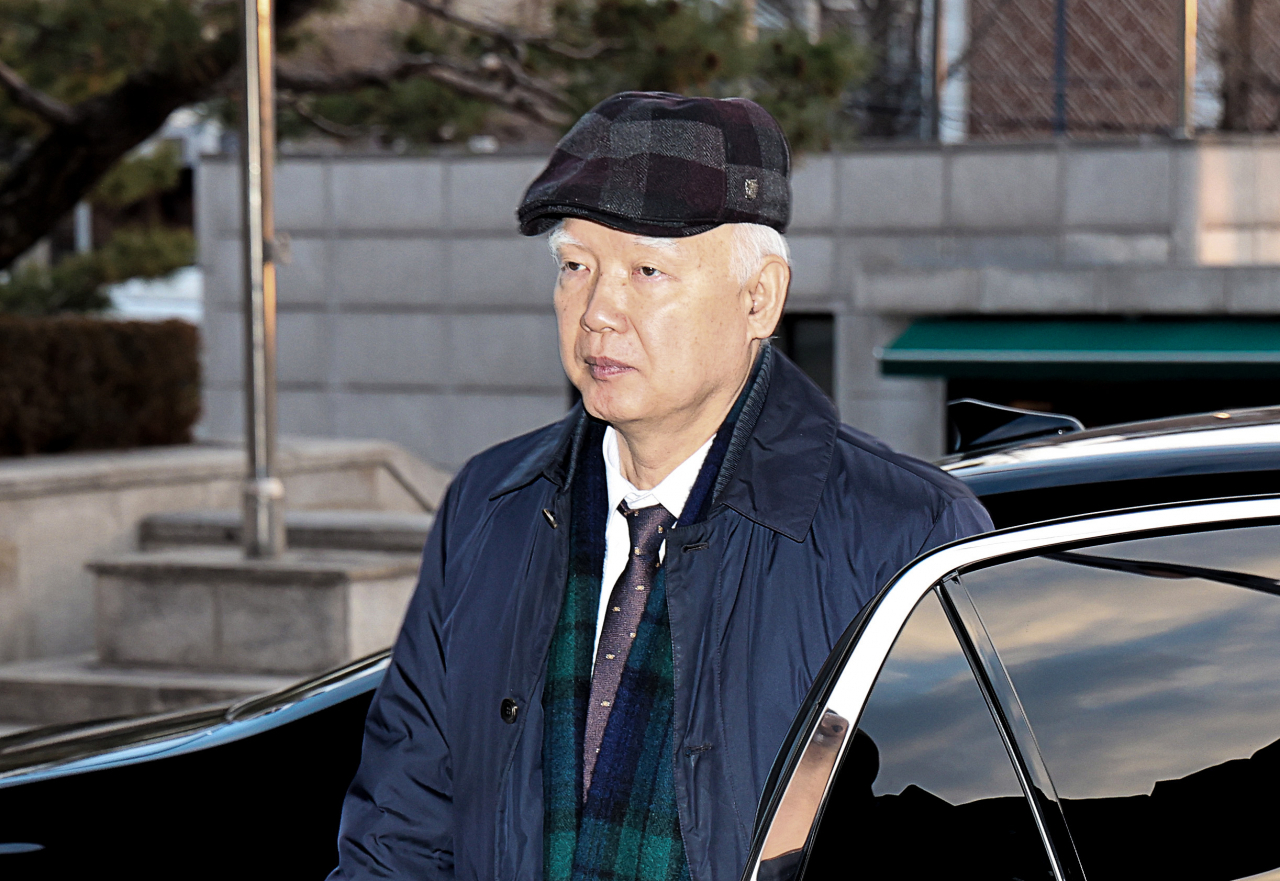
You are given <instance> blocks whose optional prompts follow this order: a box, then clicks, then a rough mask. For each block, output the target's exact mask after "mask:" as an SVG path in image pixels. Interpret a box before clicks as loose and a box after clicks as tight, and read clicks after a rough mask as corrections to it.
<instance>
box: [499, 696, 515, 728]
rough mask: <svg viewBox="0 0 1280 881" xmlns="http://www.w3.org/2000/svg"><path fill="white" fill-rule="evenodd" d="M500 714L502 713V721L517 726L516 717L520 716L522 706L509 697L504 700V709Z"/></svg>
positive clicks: (502, 708) (501, 709)
mask: <svg viewBox="0 0 1280 881" xmlns="http://www.w3.org/2000/svg"><path fill="white" fill-rule="evenodd" d="M499 712H501V713H502V721H503V722H506V723H507V724H508V725H514V724H516V716H518V715H520V705H519V704H517V703H516V702H515V701H513V700H512V699H511V698H509V697H504V698H503V699H502V707H501V708H500V710H499Z"/></svg>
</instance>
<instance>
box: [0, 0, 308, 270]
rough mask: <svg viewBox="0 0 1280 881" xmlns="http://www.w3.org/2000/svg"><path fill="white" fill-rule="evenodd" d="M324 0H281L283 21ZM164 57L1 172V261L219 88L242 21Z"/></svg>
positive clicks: (281, 24) (60, 124) (75, 112)
mask: <svg viewBox="0 0 1280 881" xmlns="http://www.w3.org/2000/svg"><path fill="white" fill-rule="evenodd" d="M320 4H321V0H277V2H276V24H277V27H278V28H279V30H280V31H281V32H283V31H284V30H285V29H287V28H289V27H291V26H292V25H294V24H296V23H297V21H298V20H299V19H300V18H302V17H303V16H304V15H306V14H307V13H309V12H311V11H313V10H314V9H316V8H317V7H319V6H320ZM162 59H163V60H161V61H159V62H158V63H156V64H155V65H154V66H151V67H147V68H143V69H142V70H139V71H135V72H134V73H133V74H131V75H130V76H129V77H128V78H127V79H125V81H124V82H123V83H121V84H120V85H119V86H117V87H116V88H115V89H113V90H112V91H110V92H106V93H104V94H101V95H96V96H94V97H92V98H88V99H86V100H84V101H82V102H80V103H79V104H77V105H76V106H75V107H73V108H70V115H69V117H67V118H61V119H59V121H57V122H51V126H50V130H49V132H48V134H46V135H45V136H44V137H43V138H42V139H41V140H40V141H38V142H37V143H36V144H35V145H34V146H33V147H32V148H31V149H30V150H29V151H28V152H27V153H26V154H25V155H24V156H23V157H22V158H21V159H19V160H18V161H17V162H16V163H14V164H13V165H12V166H10V167H9V169H8V170H7V173H6V174H5V175H4V177H3V179H0V269H2V268H6V267H8V266H9V265H10V264H12V263H13V261H14V260H16V259H17V258H18V257H19V256H21V255H22V254H23V253H24V252H26V250H27V249H28V248H30V247H31V246H32V245H34V244H35V243H36V242H38V241H39V240H40V239H41V238H43V237H44V236H45V235H46V234H47V233H48V232H49V230H51V229H53V227H54V225H55V224H57V222H58V221H59V220H61V219H62V218H63V217H64V216H66V214H67V212H69V211H71V209H73V208H74V207H75V205H76V203H77V202H79V201H80V200H81V199H82V198H84V195H85V193H87V192H89V190H90V189H92V187H93V185H94V184H96V183H97V182H98V179H99V178H101V177H102V175H104V174H106V172H107V171H108V170H109V169H110V168H111V167H112V166H113V165H115V164H116V163H117V162H119V161H120V159H121V158H123V157H124V156H125V155H126V154H127V153H128V152H129V151H130V150H132V149H133V148H134V147H136V146H138V144H140V143H142V142H143V141H145V140H146V139H147V138H149V137H151V135H153V134H155V132H156V131H157V130H158V129H159V128H160V127H161V126H162V125H164V122H165V120H166V119H168V118H169V114H171V113H173V111H175V110H177V109H178V108H179V107H186V106H188V105H190V104H195V103H197V102H199V101H202V100H204V99H206V98H208V97H209V96H210V95H212V94H214V93H215V91H216V90H217V89H218V87H219V84H220V83H221V82H222V81H223V80H224V79H225V78H226V76H227V74H228V73H230V72H231V71H232V70H233V69H234V68H235V67H236V66H237V64H238V63H239V61H240V40H239V35H238V33H237V31H236V30H235V29H231V30H229V31H225V32H222V33H219V34H214V35H212V36H211V37H210V38H209V39H206V40H203V41H201V42H200V43H198V44H196V45H195V46H193V47H192V48H191V49H190V50H188V51H184V52H173V53H165V54H164V55H163V56H162ZM5 87H6V88H8V89H9V90H10V94H11V95H12V94H13V88H14V87H13V86H12V85H10V84H9V83H8V82H6V84H5ZM55 114H57V111H55ZM57 115H59V116H61V114H57ZM46 118H47V117H46Z"/></svg>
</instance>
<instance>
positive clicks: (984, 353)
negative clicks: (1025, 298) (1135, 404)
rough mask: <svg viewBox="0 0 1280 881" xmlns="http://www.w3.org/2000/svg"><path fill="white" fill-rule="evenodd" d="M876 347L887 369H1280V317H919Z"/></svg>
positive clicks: (1047, 375) (961, 372) (1226, 373)
mask: <svg viewBox="0 0 1280 881" xmlns="http://www.w3.org/2000/svg"><path fill="white" fill-rule="evenodd" d="M876 357H877V358H879V360H880V367H881V371H882V372H883V373H884V374H886V375H888V376H945V377H985V378H992V379H1093V380H1098V379H1104V380H1137V379H1187V378H1195V379H1206V378H1251V379H1259V378H1269V377H1274V378H1280V321H1271V320H1244V321H1240V320H1236V321H1228V320H1212V319H1210V320H1200V321H1190V320H1155V319H1134V320H1123V319H1120V320H1097V321H1089V320H1084V321H1080V320H1077V321H1056V320H1016V321H1012V320H1011V321H1002V320H999V319H968V318H954V319H952V318H937V319H923V320H920V321H917V322H915V323H914V324H912V325H911V327H909V328H908V329H907V330H906V332H905V333H903V334H902V336H900V337H898V338H897V339H896V340H894V341H893V343H892V344H891V345H889V346H887V347H886V348H884V349H883V350H877V351H876Z"/></svg>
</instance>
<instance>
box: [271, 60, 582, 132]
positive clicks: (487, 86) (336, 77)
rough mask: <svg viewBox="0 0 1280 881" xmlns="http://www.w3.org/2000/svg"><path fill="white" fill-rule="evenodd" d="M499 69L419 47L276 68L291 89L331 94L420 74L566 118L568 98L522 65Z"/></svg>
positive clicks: (519, 109)
mask: <svg viewBox="0 0 1280 881" xmlns="http://www.w3.org/2000/svg"><path fill="white" fill-rule="evenodd" d="M498 69H499V71H500V72H501V73H502V74H507V75H506V76H505V77H503V79H505V81H502V80H500V79H497V78H495V76H494V73H492V72H491V71H490V70H489V69H486V67H485V66H483V63H482V65H481V66H467V65H463V64H460V63H458V62H456V61H454V60H452V59H448V58H442V57H440V56H438V55H432V54H430V53H422V54H419V55H405V56H403V57H401V58H399V59H397V60H396V61H395V62H394V63H392V64H390V65H385V66H382V67H376V68H363V69H354V70H344V71H340V72H338V73H333V74H324V73H316V72H313V71H302V70H289V69H285V68H281V69H280V70H278V71H277V73H276V84H277V86H278V87H279V88H283V89H288V90H290V91H292V92H308V93H311V94H333V93H335V92H349V91H352V90H353V89H361V88H367V87H370V86H382V87H385V86H387V85H390V84H391V83H393V82H399V81H401V80H406V79H410V78H412V77H417V76H422V77H426V78H427V79H431V80H435V81H436V82H438V83H440V84H442V85H445V86H448V87H449V88H451V89H453V90H454V91H456V92H458V93H460V94H463V95H467V96H469V97H472V98H478V99H480V100H482V101H487V102H489V103H491V104H495V105H497V106H499V107H505V108H506V109H508V110H512V111H514V112H516V113H519V114H521V115H522V116H525V117H527V118H528V119H531V120H533V121H534V122H537V123H541V124H543V125H553V126H560V125H565V124H566V123H568V122H569V117H568V114H566V113H565V112H564V111H562V110H560V109H559V108H558V107H557V106H556V105H560V106H565V105H566V104H567V99H566V98H564V97H563V96H562V95H561V94H560V93H559V91H558V90H556V89H555V88H554V87H553V86H551V85H550V84H547V83H543V82H540V81H538V80H535V79H533V78H532V77H530V76H529V75H528V74H526V73H524V71H522V70H521V71H519V75H518V76H517V75H514V74H512V73H511V68H509V67H508V66H507V65H506V64H505V63H503V64H502V65H499V68H498Z"/></svg>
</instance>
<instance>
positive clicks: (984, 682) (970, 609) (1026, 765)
mask: <svg viewBox="0 0 1280 881" xmlns="http://www.w3.org/2000/svg"><path fill="white" fill-rule="evenodd" d="M938 593H939V595H940V596H941V597H942V605H943V608H944V609H946V612H947V617H948V618H950V619H951V626H952V628H953V629H954V630H955V631H956V636H957V637H959V639H960V645H961V647H962V648H963V649H964V653H965V655H966V657H967V659H968V661H969V666H970V667H971V668H972V670H973V672H974V676H975V677H976V678H977V680H978V688H979V690H980V691H981V692H982V697H983V699H984V700H985V701H986V702H987V709H988V710H990V712H991V717H992V718H993V719H994V720H995V723H996V729H997V730H998V731H999V733H1000V740H1001V741H1003V742H1004V748H1005V751H1006V752H1007V753H1008V754H1009V757H1010V759H1012V761H1013V767H1014V772H1015V773H1016V774H1017V776H1018V784H1019V785H1020V786H1021V787H1022V792H1023V795H1025V796H1026V798H1027V802H1028V804H1029V805H1030V807H1031V815H1032V817H1033V818H1034V820H1035V824H1036V830H1037V831H1038V832H1039V833H1040V841H1041V843H1043V844H1044V848H1045V852H1046V853H1047V854H1048V857H1049V864H1050V868H1051V869H1052V871H1053V876H1054V877H1055V878H1058V879H1082V878H1084V868H1083V866H1082V865H1081V864H1080V856H1079V854H1078V853H1077V852H1076V847H1075V842H1074V841H1073V840H1072V839H1071V832H1070V830H1069V829H1068V827H1067V819H1066V815H1065V813H1064V812H1063V810H1062V800H1061V799H1060V798H1059V797H1058V790H1057V787H1056V786H1054V784H1053V778H1052V777H1050V775H1049V767H1048V765H1046V764H1045V761H1044V756H1043V754H1042V753H1041V752H1040V744H1039V743H1038V742H1037V741H1036V736H1035V732H1034V731H1033V730H1032V728H1031V722H1030V720H1028V719H1027V711H1026V710H1025V709H1024V708H1023V706H1022V699H1021V698H1020V697H1018V692H1017V689H1015V688H1014V687H1013V680H1012V679H1011V678H1010V676H1009V671H1008V670H1007V669H1006V668H1005V666H1004V661H1002V660H1000V655H999V654H998V653H997V652H996V647H995V643H994V642H992V640H991V635H990V634H989V633H988V632H987V626H986V624H984V623H983V621H982V617H981V615H979V614H978V607H977V606H976V605H975V604H974V602H973V597H972V596H970V594H969V590H968V588H966V587H965V586H964V580H963V578H961V577H960V576H954V577H952V578H948V579H946V580H945V581H943V582H942V584H941V585H940V590H939V591H938ZM1063 851H1065V853H1064V852H1063Z"/></svg>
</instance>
